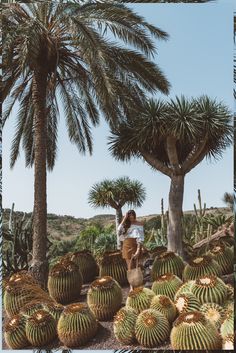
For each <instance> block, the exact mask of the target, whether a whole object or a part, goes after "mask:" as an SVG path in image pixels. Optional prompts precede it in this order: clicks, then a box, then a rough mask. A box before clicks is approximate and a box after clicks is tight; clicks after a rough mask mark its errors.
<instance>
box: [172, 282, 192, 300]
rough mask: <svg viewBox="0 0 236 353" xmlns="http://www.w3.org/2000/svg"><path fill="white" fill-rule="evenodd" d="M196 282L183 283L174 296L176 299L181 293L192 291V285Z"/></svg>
mask: <svg viewBox="0 0 236 353" xmlns="http://www.w3.org/2000/svg"><path fill="white" fill-rule="evenodd" d="M194 283H195V281H193V280H192V281H187V282H185V283H183V284H182V286H181V287H179V289H178V290H177V292H176V293H175V296H174V300H176V298H177V297H178V296H179V295H180V294H183V293H186V292H191V289H192V285H193V284H194Z"/></svg>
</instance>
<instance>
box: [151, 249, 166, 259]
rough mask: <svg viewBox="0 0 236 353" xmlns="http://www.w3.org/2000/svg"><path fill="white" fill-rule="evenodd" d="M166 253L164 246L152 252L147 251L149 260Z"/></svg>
mask: <svg viewBox="0 0 236 353" xmlns="http://www.w3.org/2000/svg"><path fill="white" fill-rule="evenodd" d="M166 251H167V247H166V246H157V247H155V248H154V249H152V250H149V252H148V253H149V256H150V258H151V259H155V257H156V256H160V254H162V253H163V252H166Z"/></svg>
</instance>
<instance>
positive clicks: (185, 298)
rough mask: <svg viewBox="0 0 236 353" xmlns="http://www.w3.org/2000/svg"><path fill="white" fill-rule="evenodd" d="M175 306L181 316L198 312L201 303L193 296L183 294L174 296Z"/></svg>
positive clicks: (187, 293)
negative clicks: (190, 312)
mask: <svg viewBox="0 0 236 353" xmlns="http://www.w3.org/2000/svg"><path fill="white" fill-rule="evenodd" d="M175 306H176V309H177V311H178V313H179V314H182V313H186V312H189V311H198V310H199V309H200V306H201V303H200V301H199V299H198V298H197V297H196V296H195V295H194V294H192V293H190V292H185V293H182V294H178V295H177V296H176V299H175Z"/></svg>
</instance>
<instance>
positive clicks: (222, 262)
mask: <svg viewBox="0 0 236 353" xmlns="http://www.w3.org/2000/svg"><path fill="white" fill-rule="evenodd" d="M209 254H210V255H211V256H212V257H213V258H214V260H215V261H216V262H217V263H218V265H219V266H220V268H221V271H222V274H223V275H224V274H227V273H232V272H233V263H234V252H233V251H232V250H231V248H230V247H229V246H226V245H224V244H223V243H219V244H218V245H215V246H214V247H212V248H211V250H210V251H209Z"/></svg>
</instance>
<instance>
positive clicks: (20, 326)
mask: <svg viewBox="0 0 236 353" xmlns="http://www.w3.org/2000/svg"><path fill="white" fill-rule="evenodd" d="M25 324H26V318H25V317H24V316H23V315H14V316H13V317H12V318H11V319H10V320H9V321H8V322H7V324H6V325H5V328H4V339H5V342H6V344H7V346H8V347H9V348H11V349H22V348H25V347H27V346H28V345H29V341H28V340H27V337H26V333H25Z"/></svg>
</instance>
